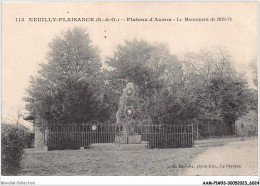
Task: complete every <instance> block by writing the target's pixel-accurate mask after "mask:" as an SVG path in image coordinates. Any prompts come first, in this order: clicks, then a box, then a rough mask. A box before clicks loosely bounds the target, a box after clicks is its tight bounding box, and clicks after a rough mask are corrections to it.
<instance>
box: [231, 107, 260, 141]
mask: <svg viewBox="0 0 260 186" xmlns="http://www.w3.org/2000/svg"><path fill="white" fill-rule="evenodd" d="M257 118H258V116H257V113H256V112H255V111H250V112H248V113H247V114H246V115H243V116H241V117H240V118H239V119H238V120H237V121H236V123H235V125H236V134H237V135H238V136H255V135H257V131H258V126H257V125H258V122H257Z"/></svg>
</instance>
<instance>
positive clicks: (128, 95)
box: [116, 83, 141, 144]
mask: <svg viewBox="0 0 260 186" xmlns="http://www.w3.org/2000/svg"><path fill="white" fill-rule="evenodd" d="M137 100H138V95H137V92H136V89H135V86H134V84H133V83H127V85H126V87H125V88H124V90H123V93H122V95H121V97H120V100H119V108H118V111H117V113H116V123H117V126H118V128H119V131H120V133H119V135H117V136H116V143H121V144H131V143H132V144H133V143H141V135H138V133H137V126H136V121H135V119H134V116H135V112H136V110H135V104H136V101H137Z"/></svg>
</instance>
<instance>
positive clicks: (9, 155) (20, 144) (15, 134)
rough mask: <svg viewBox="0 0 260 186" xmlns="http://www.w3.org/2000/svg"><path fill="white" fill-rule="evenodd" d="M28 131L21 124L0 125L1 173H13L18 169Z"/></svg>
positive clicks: (26, 141)
mask: <svg viewBox="0 0 260 186" xmlns="http://www.w3.org/2000/svg"><path fill="white" fill-rule="evenodd" d="M28 134H29V133H28V132H27V131H26V130H25V128H24V127H23V126H21V125H14V124H2V125H1V171H2V175H15V174H16V173H17V171H19V169H20V165H21V160H22V155H23V149H24V148H25V147H26V145H27V143H28V138H27V135H28Z"/></svg>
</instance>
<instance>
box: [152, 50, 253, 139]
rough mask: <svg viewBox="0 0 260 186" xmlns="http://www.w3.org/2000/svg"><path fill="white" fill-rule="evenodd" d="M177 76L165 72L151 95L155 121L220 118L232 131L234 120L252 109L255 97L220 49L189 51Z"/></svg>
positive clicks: (168, 121)
mask: <svg viewBox="0 0 260 186" xmlns="http://www.w3.org/2000/svg"><path fill="white" fill-rule="evenodd" d="M180 69H182V73H179V78H173V77H174V76H173V75H172V74H171V72H170V71H169V73H168V74H167V75H166V77H165V78H166V81H165V82H166V84H165V86H164V87H163V88H162V89H161V90H160V91H158V92H157V93H156V94H154V96H153V99H152V100H151V102H150V106H149V111H150V114H151V117H152V119H153V121H155V122H156V123H162V124H168V125H173V124H174V123H176V122H175V121H176V119H181V120H182V121H185V120H193V119H197V120H221V121H223V122H224V123H225V125H226V126H228V128H229V134H232V133H234V122H235V120H236V119H237V118H238V117H239V116H241V115H243V114H245V113H246V112H248V111H249V110H250V109H252V108H255V109H256V103H257V96H256V94H255V92H253V91H252V90H250V89H249V88H248V85H247V82H246V81H245V79H244V78H243V76H242V75H240V74H238V73H237V72H236V71H235V69H234V68H233V67H232V65H231V58H230V57H229V56H228V55H227V54H225V52H223V51H222V50H221V49H219V51H218V50H203V51H200V52H199V53H192V54H191V53H189V54H187V55H186V56H185V58H184V59H183V65H182V67H181V68H180Z"/></svg>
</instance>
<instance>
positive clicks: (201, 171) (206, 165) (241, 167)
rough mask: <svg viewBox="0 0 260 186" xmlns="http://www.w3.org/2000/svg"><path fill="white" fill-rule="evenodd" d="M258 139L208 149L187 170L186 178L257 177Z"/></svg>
mask: <svg viewBox="0 0 260 186" xmlns="http://www.w3.org/2000/svg"><path fill="white" fill-rule="evenodd" d="M257 143H258V141H257V138H254V139H250V140H245V141H237V142H231V143H229V144H225V145H223V146H218V147H211V148H208V149H207V150H206V151H205V152H203V153H202V154H200V155H198V156H197V157H196V158H195V159H194V160H193V161H192V163H191V166H190V167H189V168H187V169H186V171H185V172H184V174H183V175H185V176H188V175H190V176H213V175H214V176H257V174H258V156H257V149H258V146H257Z"/></svg>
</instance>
